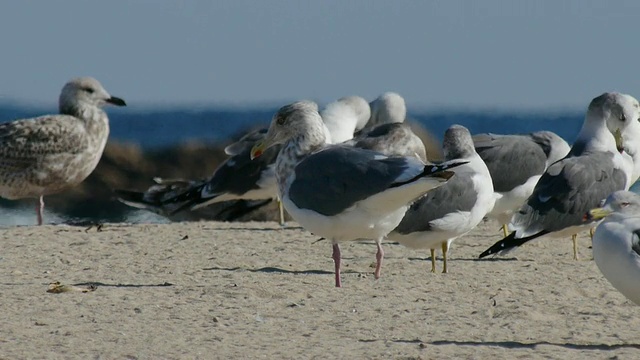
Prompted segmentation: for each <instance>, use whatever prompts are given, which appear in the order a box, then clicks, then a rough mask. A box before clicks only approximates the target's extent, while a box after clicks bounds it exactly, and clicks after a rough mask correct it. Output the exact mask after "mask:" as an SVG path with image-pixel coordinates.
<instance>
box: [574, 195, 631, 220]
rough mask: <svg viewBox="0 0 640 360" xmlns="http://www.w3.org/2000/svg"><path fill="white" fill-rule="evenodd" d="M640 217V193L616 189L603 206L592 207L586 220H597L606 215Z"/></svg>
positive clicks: (585, 217) (586, 215)
mask: <svg viewBox="0 0 640 360" xmlns="http://www.w3.org/2000/svg"><path fill="white" fill-rule="evenodd" d="M609 216H611V217H629V216H635V217H640V195H638V194H636V193H633V192H631V191H624V190H621V191H616V192H614V193H613V194H611V195H609V197H607V199H606V200H605V201H604V204H603V205H602V206H601V207H598V208H595V209H591V210H589V212H587V213H586V214H585V216H584V220H585V221H596V220H600V219H603V218H605V217H609Z"/></svg>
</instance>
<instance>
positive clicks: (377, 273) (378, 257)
mask: <svg viewBox="0 0 640 360" xmlns="http://www.w3.org/2000/svg"><path fill="white" fill-rule="evenodd" d="M381 242H382V240H379V241H377V242H376V245H377V246H378V252H377V253H376V271H375V272H374V273H373V277H374V278H376V279H380V272H381V271H382V259H384V250H382V243H381Z"/></svg>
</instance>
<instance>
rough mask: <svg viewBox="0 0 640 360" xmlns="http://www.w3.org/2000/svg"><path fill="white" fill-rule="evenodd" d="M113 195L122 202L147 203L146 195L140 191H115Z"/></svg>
mask: <svg viewBox="0 0 640 360" xmlns="http://www.w3.org/2000/svg"><path fill="white" fill-rule="evenodd" d="M113 195H114V197H115V198H117V199H118V200H119V201H122V202H136V203H145V200H144V193H142V192H139V191H131V190H120V189H114V190H113Z"/></svg>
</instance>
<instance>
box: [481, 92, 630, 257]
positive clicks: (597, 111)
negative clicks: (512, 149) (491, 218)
mask: <svg viewBox="0 0 640 360" xmlns="http://www.w3.org/2000/svg"><path fill="white" fill-rule="evenodd" d="M619 100H620V99H619V97H618V96H616V94H612V93H604V94H602V95H600V96H598V97H596V98H595V99H593V100H592V101H591V103H590V104H589V108H588V110H587V114H586V117H585V121H584V124H583V126H582V129H581V130H580V133H579V134H578V139H577V140H576V142H575V143H574V144H573V147H572V148H571V151H570V152H569V154H568V155H567V156H566V157H565V158H564V159H562V160H560V161H558V162H556V163H554V164H553V165H551V166H550V167H549V168H548V169H547V171H546V172H545V173H544V174H543V175H542V177H541V178H540V180H539V181H538V184H537V185H536V186H535V188H534V190H533V193H532V194H531V196H530V197H529V199H527V202H526V204H524V205H523V206H522V208H520V210H519V211H518V212H517V213H515V214H514V215H513V217H512V219H511V223H510V224H509V229H510V230H512V231H513V232H512V233H511V234H510V235H509V236H507V237H505V238H504V239H503V240H500V241H498V242H497V243H495V244H494V245H493V246H491V247H490V248H489V249H487V250H485V251H484V252H483V253H482V254H480V257H481V258H482V257H485V256H488V255H491V254H495V253H498V252H503V251H507V250H510V249H512V248H514V247H517V246H520V245H522V244H524V243H526V242H528V241H530V240H533V239H536V238H538V237H541V236H544V235H549V236H552V237H562V236H568V235H572V237H573V240H574V258H577V248H576V242H575V238H576V234H577V233H578V232H579V231H581V230H583V229H586V228H589V227H590V226H591V225H592V224H591V222H586V223H585V222H583V214H585V213H586V212H587V211H589V209H592V208H594V207H596V206H597V205H598V203H599V202H600V200H601V199H603V198H605V197H606V196H608V195H609V194H611V193H612V192H614V191H617V190H623V189H626V188H628V186H629V182H630V178H631V172H632V166H631V165H630V163H629V162H628V161H627V160H626V159H625V158H624V157H623V156H622V154H621V153H620V150H621V149H622V147H623V144H622V139H621V132H622V130H623V129H624V127H625V126H626V125H627V124H625V122H623V121H619V120H620V114H621V113H625V112H627V111H632V109H627V108H626V107H625V106H624V104H623V103H621V102H620V101H619ZM607 122H611V124H614V123H617V125H609V129H611V130H613V131H614V132H615V136H614V135H613V134H612V133H611V131H610V130H609V129H608V128H607V126H608V124H607Z"/></svg>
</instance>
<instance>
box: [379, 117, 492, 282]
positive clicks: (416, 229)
mask: <svg viewBox="0 0 640 360" xmlns="http://www.w3.org/2000/svg"><path fill="white" fill-rule="evenodd" d="M443 151H444V155H445V160H447V161H466V162H468V163H467V164H464V165H461V166H459V167H457V168H456V170H455V172H456V175H455V176H454V177H453V178H452V179H450V180H449V181H447V182H446V183H445V184H444V185H442V186H440V187H439V188H437V189H434V190H432V191H429V192H428V193H427V194H426V195H424V196H422V197H421V198H419V199H418V200H416V201H415V202H414V203H413V204H412V205H411V207H410V208H409V210H407V213H406V214H405V215H404V218H403V219H402V222H401V223H400V224H399V225H398V227H396V228H395V229H394V230H393V231H392V232H391V233H389V235H388V236H387V237H388V238H389V239H390V240H394V241H398V242H399V243H400V244H402V245H404V246H407V247H410V248H412V249H430V250H431V272H435V271H436V256H435V249H438V248H442V256H443V260H444V268H443V270H442V272H443V273H446V272H447V252H448V250H449V246H450V245H451V243H452V242H453V241H454V240H455V239H457V238H459V237H461V236H463V235H464V234H466V233H468V232H469V231H471V230H473V228H475V227H476V226H477V225H478V224H479V223H480V221H482V218H483V217H484V216H485V215H486V214H487V212H488V211H489V210H491V208H492V207H493V203H494V201H495V198H494V196H493V185H492V183H491V176H490V175H489V170H488V169H487V165H485V163H484V161H482V159H481V158H480V156H479V155H478V154H477V153H476V152H475V150H474V148H473V141H472V140H471V134H470V133H469V130H467V128H465V127H464V126H460V125H453V126H451V127H450V128H449V129H447V131H446V132H445V134H444V140H443Z"/></svg>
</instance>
